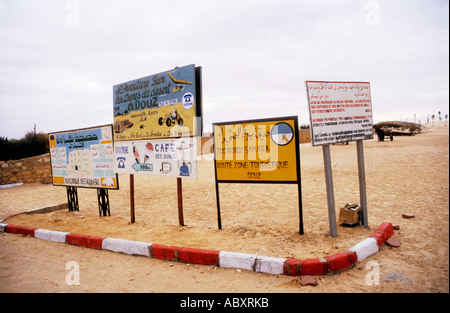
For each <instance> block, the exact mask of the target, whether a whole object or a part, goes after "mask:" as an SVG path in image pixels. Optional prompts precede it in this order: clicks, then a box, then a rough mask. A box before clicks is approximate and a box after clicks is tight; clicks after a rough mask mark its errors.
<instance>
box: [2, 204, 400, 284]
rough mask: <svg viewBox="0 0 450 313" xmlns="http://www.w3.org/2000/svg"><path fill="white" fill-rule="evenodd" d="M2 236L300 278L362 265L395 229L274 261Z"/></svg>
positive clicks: (55, 237)
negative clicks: (328, 250)
mask: <svg viewBox="0 0 450 313" xmlns="http://www.w3.org/2000/svg"><path fill="white" fill-rule="evenodd" d="M28 212H29V211H28ZM4 220H5V219H4ZM4 220H2V222H3V221H4ZM0 232H7V233H12V234H22V235H24V236H30V237H35V238H39V239H43V240H49V241H55V242H64V243H68V244H72V245H77V246H83V247H87V248H93V249H102V250H109V251H113V252H121V253H125V254H129V255H142V256H147V257H152V258H156V259H160V260H170V261H180V262H184V263H192V264H202V265H214V266H218V267H223V268H238V269H245V270H252V271H255V272H259V273H268V274H284V275H290V276H299V275H322V274H327V273H336V272H340V271H343V270H347V269H349V268H351V267H353V266H354V265H355V264H356V263H357V262H361V261H363V260H364V259H366V258H367V257H369V256H371V255H373V254H375V253H377V252H378V251H379V249H380V248H381V247H382V246H383V244H384V243H385V242H386V240H387V239H389V238H390V237H391V236H392V235H393V234H394V228H393V226H392V224H391V223H388V222H384V223H382V224H381V225H380V226H379V227H378V228H377V230H376V231H375V232H374V233H373V234H372V235H371V236H370V237H369V238H367V239H365V240H363V241H361V242H360V243H358V244H357V245H355V246H353V247H351V248H350V249H348V250H347V251H344V252H339V253H336V254H332V255H327V256H326V257H323V258H310V259H304V260H299V259H291V258H287V259H286V258H275V257H268V256H259V255H256V254H246V253H237V252H230V251H217V250H205V249H194V248H185V247H177V246H165V245H160V244H155V243H147V242H141V241H132V240H125V239H118V238H105V237H98V236H90V235H82V234H72V233H67V232H61V231H53V230H46V229H37V228H32V227H26V226H18V225H10V224H0Z"/></svg>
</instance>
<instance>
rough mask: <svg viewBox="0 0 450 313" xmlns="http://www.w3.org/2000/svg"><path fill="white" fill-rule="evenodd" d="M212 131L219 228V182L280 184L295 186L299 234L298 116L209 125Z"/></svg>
mask: <svg viewBox="0 0 450 313" xmlns="http://www.w3.org/2000/svg"><path fill="white" fill-rule="evenodd" d="M213 131H214V166H215V181H216V201H217V217H218V227H219V229H222V219H221V214H220V196H219V195H220V193H219V183H271V184H276V183H284V184H297V185H298V200H299V219H300V220H299V228H300V234H303V214H302V199H301V198H302V196H301V179H300V145H299V137H298V117H297V116H289V117H280V118H270V119H258V120H247V121H236V122H224V123H213Z"/></svg>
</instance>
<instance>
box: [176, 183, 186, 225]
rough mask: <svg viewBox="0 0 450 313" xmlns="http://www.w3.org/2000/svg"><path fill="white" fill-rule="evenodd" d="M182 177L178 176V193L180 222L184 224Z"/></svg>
mask: <svg viewBox="0 0 450 313" xmlns="http://www.w3.org/2000/svg"><path fill="white" fill-rule="evenodd" d="M182 184H183V183H182V181H181V177H177V194H178V223H179V224H180V226H184V216H183V185H182Z"/></svg>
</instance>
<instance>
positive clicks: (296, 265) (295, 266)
mask: <svg viewBox="0 0 450 313" xmlns="http://www.w3.org/2000/svg"><path fill="white" fill-rule="evenodd" d="M300 273H301V267H300V260H297V259H287V260H286V261H284V266H283V274H284V275H289V276H299V275H300Z"/></svg>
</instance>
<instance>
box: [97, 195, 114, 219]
mask: <svg viewBox="0 0 450 313" xmlns="http://www.w3.org/2000/svg"><path fill="white" fill-rule="evenodd" d="M97 199H98V213H99V214H100V216H102V213H103V216H106V214H108V216H111V213H110V211H109V196H108V190H106V189H104V188H101V189H97Z"/></svg>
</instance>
